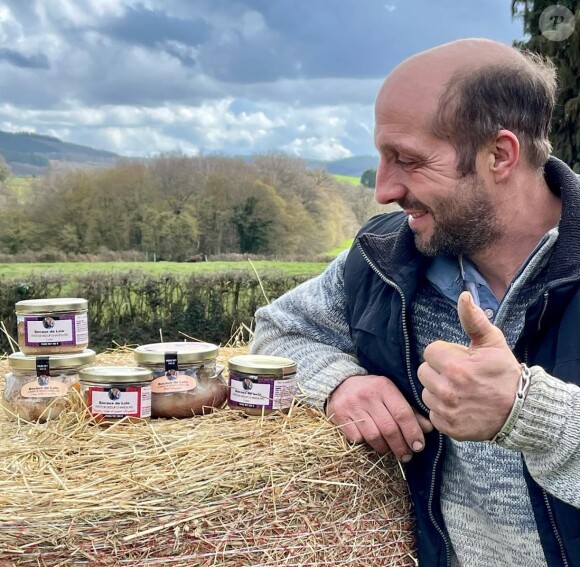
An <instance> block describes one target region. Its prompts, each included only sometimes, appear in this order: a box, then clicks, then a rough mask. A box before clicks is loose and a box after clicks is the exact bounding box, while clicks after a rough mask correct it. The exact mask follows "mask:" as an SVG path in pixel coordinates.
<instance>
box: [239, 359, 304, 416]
mask: <svg viewBox="0 0 580 567" xmlns="http://www.w3.org/2000/svg"><path fill="white" fill-rule="evenodd" d="M228 368H229V374H230V375H229V388H230V390H229V396H228V406H229V407H230V408H232V409H238V410H242V411H244V412H245V413H246V414H248V415H267V414H270V413H272V412H274V411H280V412H284V413H287V412H288V410H289V409H290V406H291V405H292V401H293V399H294V396H295V394H296V391H297V389H296V362H294V361H293V360H291V359H290V358H284V357H281V356H265V355H251V354H247V355H239V356H233V357H231V358H230V359H229V361H228Z"/></svg>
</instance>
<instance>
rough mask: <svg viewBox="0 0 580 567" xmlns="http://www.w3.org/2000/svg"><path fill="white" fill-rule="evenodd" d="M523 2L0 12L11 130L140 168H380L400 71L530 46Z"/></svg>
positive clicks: (134, 0) (122, 1)
mask: <svg viewBox="0 0 580 567" xmlns="http://www.w3.org/2000/svg"><path fill="white" fill-rule="evenodd" d="M510 3H511V2H510V0H10V1H3V0H0V129H1V130H8V131H11V132H15V131H33V132H37V133H42V134H50V135H54V136H57V137H59V138H61V139H63V140H65V141H68V142H75V143H79V144H84V145H89V146H93V147H97V148H101V149H107V150H111V151H115V152H118V153H120V154H123V155H128V156H152V155H155V154H156V153H159V152H167V151H181V152H185V153H188V154H194V153H197V152H200V151H201V152H204V153H216V152H218V153H224V154H251V153H255V152H263V151H268V150H283V151H287V152H289V153H291V154H296V155H299V156H302V157H308V158H317V159H338V158H342V157H348V156H351V155H358V154H369V153H374V149H373V145H372V135H371V132H372V127H373V121H372V105H373V102H374V97H375V95H376V92H377V89H378V88H379V86H380V84H381V82H382V80H383V78H384V76H385V75H386V74H388V73H389V71H390V70H391V69H392V68H393V67H394V66H395V65H396V64H397V63H399V62H400V61H401V60H402V59H404V58H405V57H407V56H409V55H412V54H413V53H416V52H418V51H421V50H423V49H426V48H429V47H432V46H434V45H437V44H439V43H444V42H446V41H450V40H452V39H457V38H462V37H488V38H492V39H496V40H500V41H503V42H505V43H511V42H512V40H514V39H520V38H522V23H521V21H519V20H516V21H512V18H511V14H510Z"/></svg>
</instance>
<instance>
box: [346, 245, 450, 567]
mask: <svg viewBox="0 0 580 567" xmlns="http://www.w3.org/2000/svg"><path fill="white" fill-rule="evenodd" d="M357 248H358V250H359V252H360V253H361V255H362V257H363V258H364V259H365V262H366V263H367V264H368V265H369V266H370V268H371V269H372V270H373V272H375V274H377V276H379V278H381V280H383V281H384V282H385V283H386V284H387V285H388V286H390V287H392V288H393V289H395V290H396V291H397V293H398V294H399V296H400V297H401V322H402V325H403V338H404V340H405V363H406V366H407V378H408V380H409V383H410V384H411V388H412V389H413V395H414V397H415V401H416V402H417V404H418V405H419V407H420V408H421V409H423V411H426V412H428V411H429V410H428V408H427V406H426V405H425V404H424V403H423V400H422V399H421V397H420V396H419V393H418V392H417V388H416V386H415V382H414V381H413V373H412V371H411V341H410V339H409V331H408V329H407V317H406V312H407V300H406V299H405V295H404V293H403V290H402V289H401V287H400V286H398V285H397V284H396V283H395V282H394V281H392V280H390V279H389V278H387V276H385V275H384V274H383V273H382V272H381V271H380V270H379V269H378V268H377V267H376V266H375V265H374V264H373V262H372V261H371V260H370V259H369V257H368V256H367V254H366V252H365V251H364V250H363V249H362V246H361V244H360V242H357ZM437 436H438V439H439V447H438V449H437V455H436V456H435V460H434V461H433V471H432V473H431V485H430V487H429V505H428V510H429V519H430V520H431V523H432V524H433V525H434V526H435V529H436V530H437V531H438V532H439V535H440V536H441V539H443V543H444V544H445V555H446V558H447V565H449V564H450V562H451V553H450V551H449V541H448V540H447V536H446V535H445V533H444V531H443V529H442V528H441V526H439V524H438V523H437V521H436V520H435V516H434V515H433V494H434V491H435V471H436V469H437V465H438V463H439V459H440V458H441V454H442V453H443V435H442V434H441V433H437Z"/></svg>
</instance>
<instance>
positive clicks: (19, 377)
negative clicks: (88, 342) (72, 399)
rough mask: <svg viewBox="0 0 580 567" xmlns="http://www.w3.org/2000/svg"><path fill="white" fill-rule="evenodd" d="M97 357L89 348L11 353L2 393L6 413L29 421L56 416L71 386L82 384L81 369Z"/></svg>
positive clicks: (61, 409)
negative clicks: (38, 353) (38, 352)
mask: <svg viewBox="0 0 580 567" xmlns="http://www.w3.org/2000/svg"><path fill="white" fill-rule="evenodd" d="M95 358H96V355H95V352H94V351H92V350H90V349H87V350H84V351H83V352H79V353H70V354H57V355H50V356H30V355H25V354H24V353H21V352H16V353H13V354H11V355H10V356H9V357H8V366H9V368H10V372H9V373H8V374H7V375H6V386H5V388H4V392H3V394H2V405H3V407H4V410H5V412H6V414H7V415H8V416H10V417H12V418H14V419H17V418H20V419H25V420H27V421H41V422H42V421H46V420H48V419H54V418H55V417H57V416H58V415H59V414H60V413H61V412H62V411H63V410H64V409H65V408H66V406H67V400H66V395H67V393H68V391H69V389H70V388H78V387H79V380H80V376H79V373H80V371H81V370H83V369H85V368H87V367H89V365H91V364H93V363H94V362H95Z"/></svg>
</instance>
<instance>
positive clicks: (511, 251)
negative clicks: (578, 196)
mask: <svg viewBox="0 0 580 567" xmlns="http://www.w3.org/2000/svg"><path fill="white" fill-rule="evenodd" d="M507 210H509V211H510V212H509V216H508V217H507V218H504V226H505V227H506V228H505V230H504V234H503V236H502V237H501V238H500V239H499V240H498V241H497V242H495V243H494V244H492V245H491V246H489V247H488V248H486V249H485V250H482V251H481V252H478V253H477V254H475V255H473V256H472V257H471V260H472V261H473V262H474V263H475V265H476V266H477V269H478V270H479V272H480V273H481V275H482V276H483V277H484V278H485V280H486V281H487V283H488V285H489V286H490V288H491V290H492V291H493V293H494V295H495V296H496V297H497V299H498V300H500V301H501V299H502V298H503V296H504V295H505V294H506V292H507V290H508V288H509V286H510V284H511V282H512V281H513V279H514V277H515V275H516V274H517V272H518V270H519V269H520V267H521V266H522V264H523V263H524V262H525V261H526V260H527V258H528V257H529V255H530V254H531V253H532V251H533V250H534V248H535V247H536V246H537V245H538V242H539V241H540V240H541V238H542V237H543V236H544V235H545V234H546V233H547V232H548V231H549V230H550V229H552V228H554V227H555V226H556V225H557V224H558V222H559V220H560V214H561V210H562V202H561V200H560V199H559V198H558V197H557V196H556V195H554V194H553V193H552V192H551V191H550V190H549V189H548V188H547V186H545V184H544V189H543V190H542V191H541V192H537V191H536V192H534V191H530V194H529V195H527V196H526V199H525V200H524V202H522V203H521V206H519V207H514V206H513V204H511V206H510V208H509V209H507Z"/></svg>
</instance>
